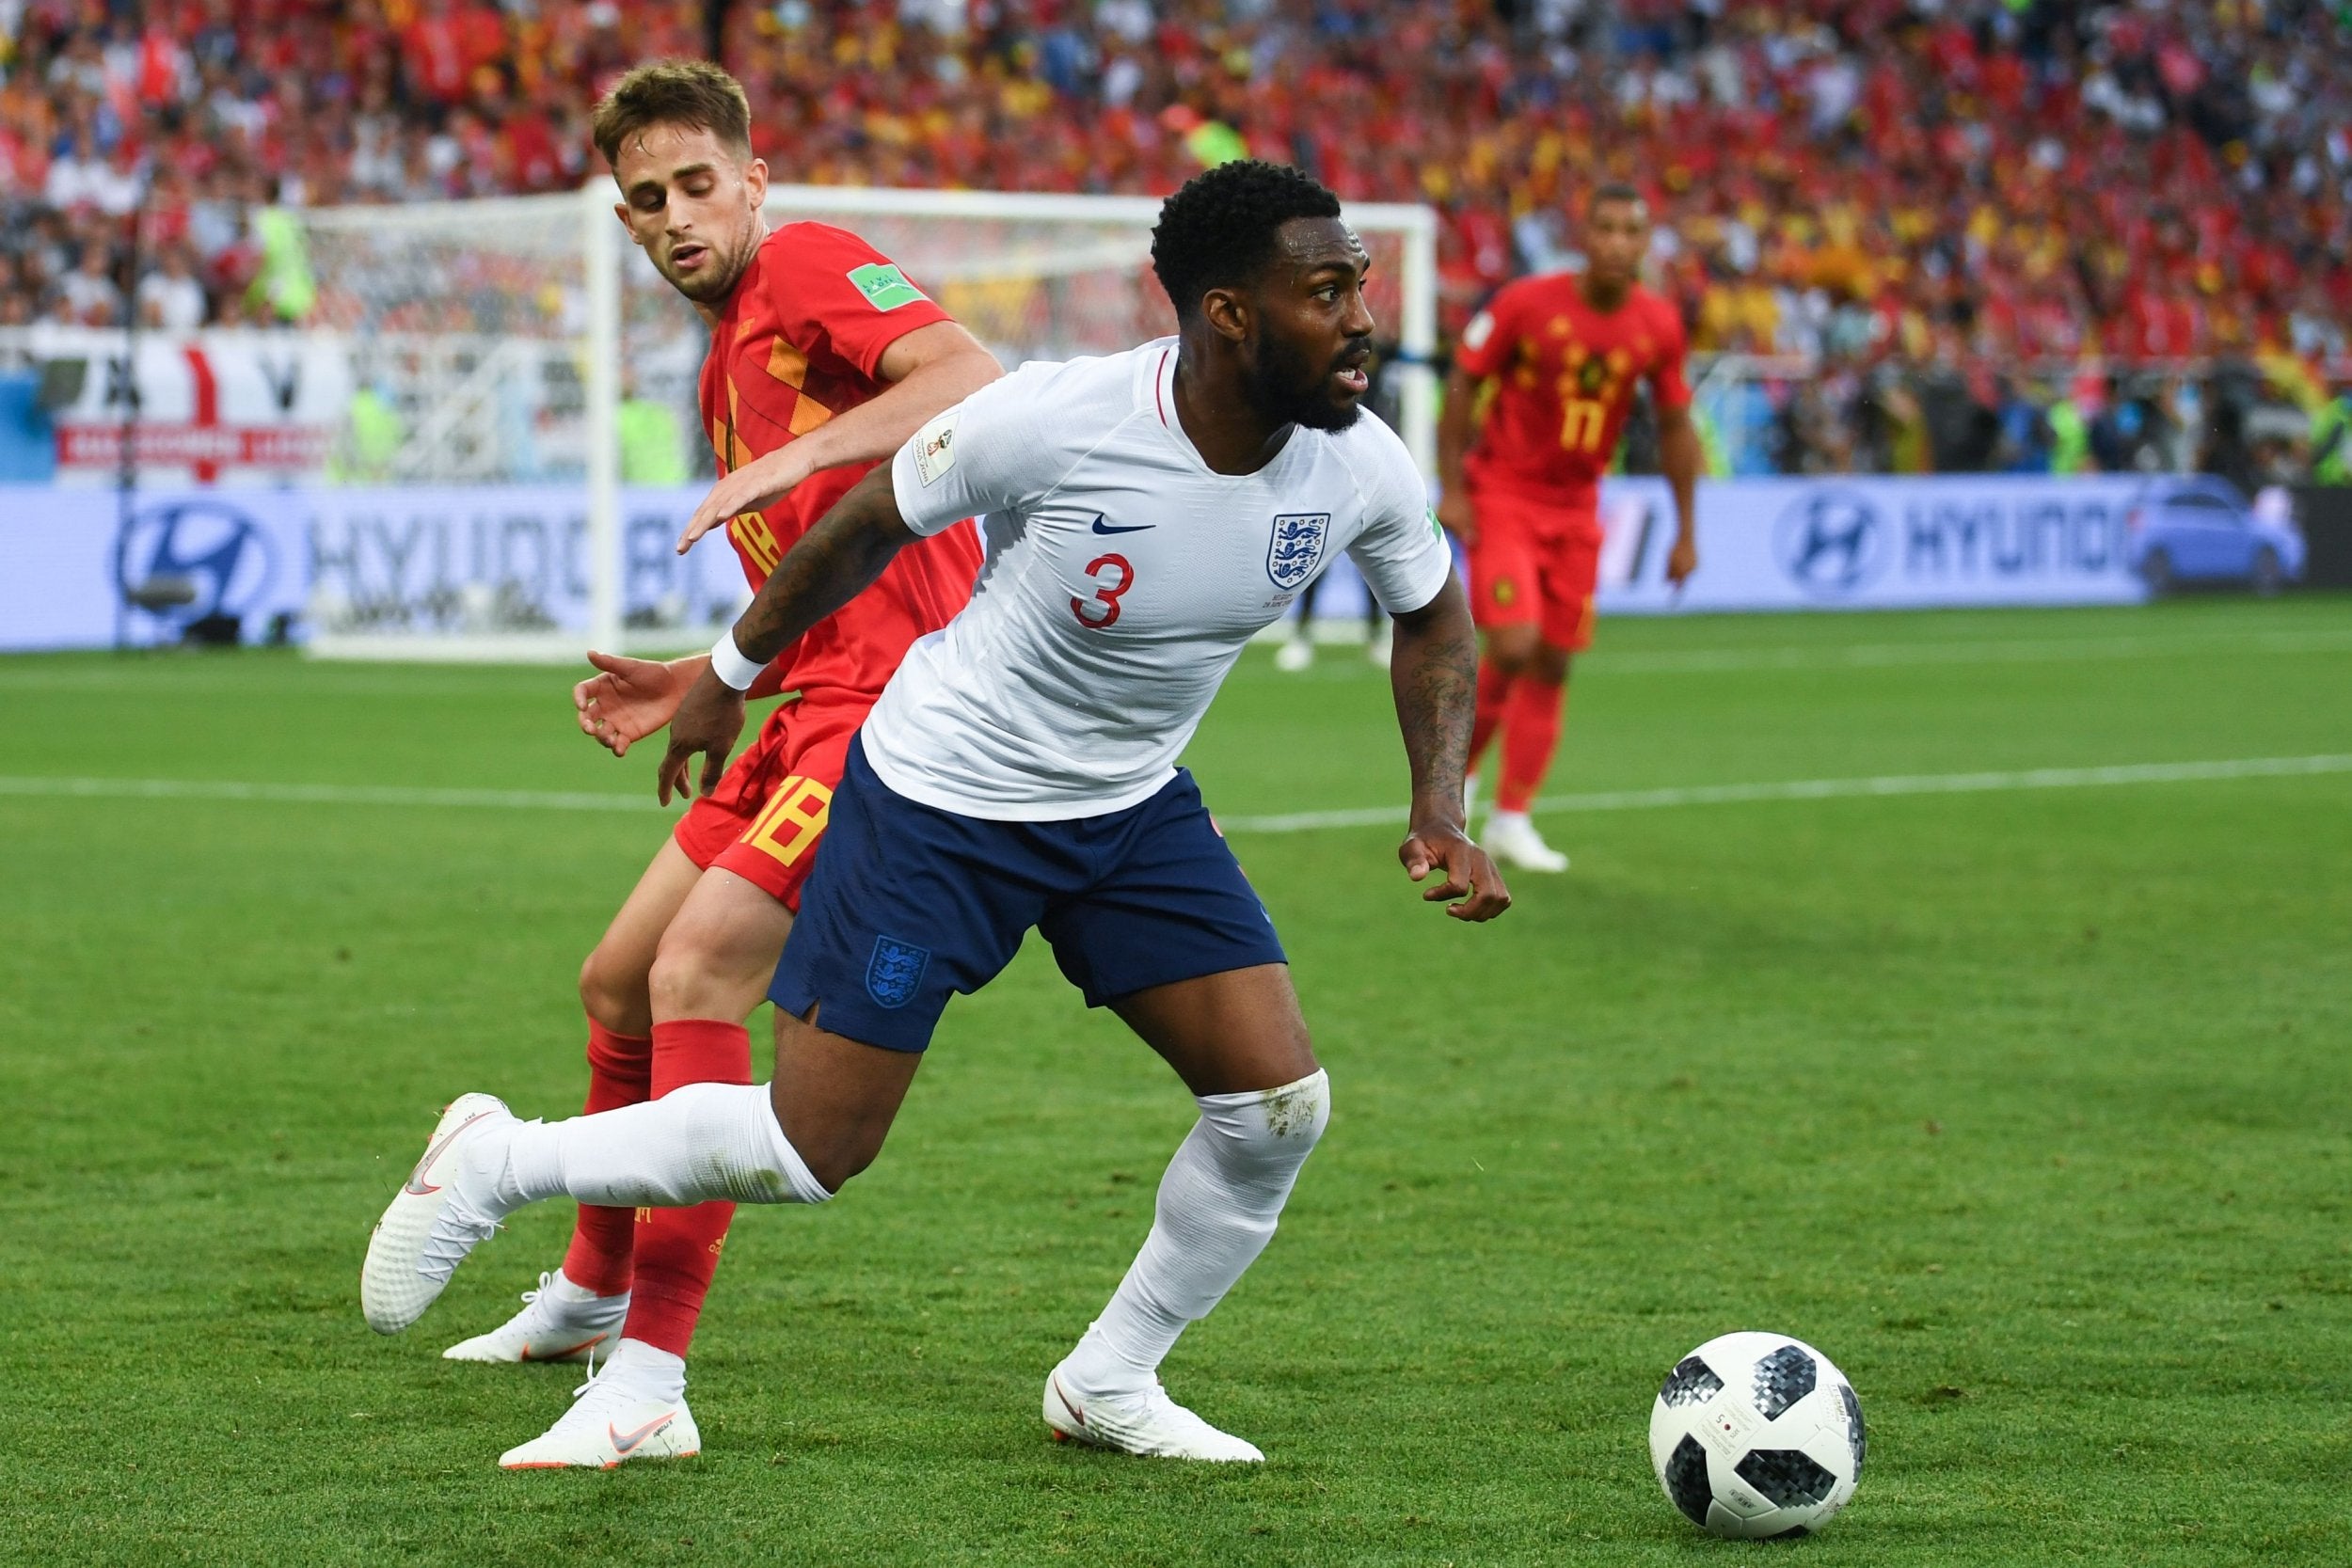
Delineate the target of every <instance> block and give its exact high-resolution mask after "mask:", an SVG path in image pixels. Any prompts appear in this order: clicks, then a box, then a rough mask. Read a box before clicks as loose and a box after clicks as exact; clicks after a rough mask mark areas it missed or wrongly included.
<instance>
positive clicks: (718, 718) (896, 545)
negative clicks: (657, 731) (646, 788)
mask: <svg viewBox="0 0 2352 1568" xmlns="http://www.w3.org/2000/svg"><path fill="white" fill-rule="evenodd" d="M917 537H919V536H918V535H917V534H916V533H915V532H914V531H913V530H912V529H910V528H908V527H907V525H906V521H905V519H904V518H902V517H900V516H899V515H898V495H897V493H896V492H895V491H894V490H893V489H892V487H891V480H890V466H889V465H888V464H884V465H882V467H878V468H876V469H875V470H874V471H873V472H872V473H870V474H867V475H866V477H865V478H864V479H862V480H860V481H858V482H857V483H856V484H855V485H854V486H853V487H852V488H851V489H850V493H849V494H848V495H846V496H843V497H842V498H841V499H839V500H837V501H835V502H834V505H833V510H832V511H830V512H827V513H826V514H825V515H824V516H823V517H821V518H819V519H818V523H817V526H816V527H814V528H812V529H810V530H809V531H807V532H806V533H804V534H803V535H802V536H801V538H800V540H799V541H798V542H797V543H796V544H794V545H793V546H792V547H791V548H790V549H789V550H787V551H786V552H785V555H784V559H783V560H782V561H779V562H776V569H775V570H774V571H772V572H771V573H769V574H768V580H767V581H766V582H765V583H763V584H761V585H760V590H759V593H758V594H757V595H755V597H754V598H753V600H752V602H751V607H750V608H749V609H747V610H744V611H743V613H742V614H741V615H740V616H739V617H737V619H736V623H735V630H734V631H733V633H732V634H731V636H732V637H733V639H734V641H735V650H736V653H737V655H738V657H739V658H741V659H742V660H744V661H745V662H746V664H747V665H748V666H749V667H750V668H752V669H754V670H756V669H757V668H759V667H760V666H764V665H766V664H768V663H769V662H770V661H771V660H772V659H773V658H774V657H776V656H777V655H778V654H780V653H782V652H784V650H785V649H786V648H787V647H788V646H790V645H791V643H792V642H793V641H796V640H797V639H799V638H800V637H801V636H802V634H803V633H804V632H806V631H807V630H808V629H809V627H811V626H815V625H816V624H817V623H818V622H819V621H821V620H823V619H824V618H825V617H826V616H828V615H830V614H832V613H833V612H834V610H839V609H840V608H841V607H842V606H843V605H845V604H848V603H849V602H850V600H851V599H853V598H855V597H856V596H857V595H858V594H862V593H864V592H865V591H866V587H867V586H868V585H869V584H871V583H872V582H873V580H874V579H875V578H878V577H881V576H882V569H883V568H884V567H886V566H888V565H889V564H890V562H891V558H892V557H894V556H896V555H897V554H898V552H899V551H900V550H902V549H904V548H905V547H906V546H909V545H912V544H914V542H915V540H916V539H917ZM746 684H748V682H747V683H746ZM742 733H743V693H742V692H741V691H740V690H739V689H736V688H735V687H732V686H730V685H728V684H727V683H726V681H724V680H723V679H722V678H721V676H720V673H719V672H718V671H717V670H716V669H715V668H711V667H706V668H705V669H704V670H703V672H702V673H701V674H700V675H698V676H696V677H695V680H694V685H693V689H691V690H690V691H688V692H687V694H686V701H685V702H683V703H681V704H679V705H678V710H677V714H676V716H675V718H673V719H672V720H671V721H670V749H669V751H668V752H666V753H665V754H664V755H663V756H662V758H661V769H660V773H659V774H658V775H657V776H656V792H657V793H658V794H659V796H660V800H661V803H662V804H663V805H665V806H666V805H668V804H669V803H670V795H671V793H672V792H673V791H675V792H676V793H678V794H680V795H683V794H685V793H686V771H687V768H688V765H689V764H690V763H691V762H692V760H693V758H694V757H695V755H696V754H697V753H700V754H701V755H702V758H703V769H702V783H701V787H700V789H699V790H698V792H697V793H699V794H703V795H708V794H709V793H710V792H711V791H712V790H713V789H716V788H717V787H718V785H719V776H720V774H722V773H723V772H724V771H725V770H726V766H727V753H728V752H730V751H731V750H733V748H734V746H735V737H736V736H739V735H740V734H742Z"/></svg>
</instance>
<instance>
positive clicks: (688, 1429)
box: [499, 1341, 703, 1470]
mask: <svg viewBox="0 0 2352 1568" xmlns="http://www.w3.org/2000/svg"><path fill="white" fill-rule="evenodd" d="M630 1342H631V1343H634V1341H630ZM627 1360H628V1358H627V1355H626V1353H624V1354H621V1355H619V1356H616V1357H615V1359H614V1360H613V1361H608V1362H606V1363H605V1364H604V1370H602V1371H596V1370H591V1371H590V1373H589V1376H588V1381H587V1382H585V1383H583V1384H581V1385H580V1386H579V1387H578V1388H575V1389H573V1390H572V1407H571V1408H570V1409H569V1410H566V1411H565V1412H564V1414H563V1415H562V1416H561V1417H559V1418H557V1420H556V1423H555V1424H554V1425H553V1426H551V1427H549V1428H548V1430H547V1432H546V1433H545V1434H544V1435H542V1436H538V1437H534V1438H532V1440H531V1441H530V1442H528V1443H525V1444H523V1445H522V1446H521V1447H520V1448H514V1449H507V1450H506V1451H505V1452H504V1453H502V1454H501V1455H499V1468H500V1469H501V1470H582V1469H584V1470H610V1469H613V1468H615V1467H616V1466H619V1465H626V1464H628V1462H629V1461H630V1460H632V1459H691V1458H693V1457H694V1456H695V1455H696V1454H698V1453H700V1452H702V1447H703V1434H702V1433H701V1432H700V1431H699V1430H697V1429H696V1427H695V1425H694V1413H693V1412H692V1411H691V1410H689V1409H687V1408H686V1395H685V1392H684V1391H683V1389H680V1391H679V1392H678V1393H677V1395H676V1396H675V1397H674V1398H672V1397H664V1395H663V1392H662V1390H660V1388H658V1387H656V1386H652V1385H653V1382H654V1380H653V1379H650V1378H646V1377H643V1376H633V1375H632V1370H631V1369H630V1368H629V1366H628V1364H627Z"/></svg>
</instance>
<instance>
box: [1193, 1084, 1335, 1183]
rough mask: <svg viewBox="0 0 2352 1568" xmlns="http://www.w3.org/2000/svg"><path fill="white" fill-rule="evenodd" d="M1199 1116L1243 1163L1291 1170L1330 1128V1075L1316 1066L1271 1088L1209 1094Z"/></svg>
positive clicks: (1302, 1160) (1295, 1167)
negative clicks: (1300, 1075)
mask: <svg viewBox="0 0 2352 1568" xmlns="http://www.w3.org/2000/svg"><path fill="white" fill-rule="evenodd" d="M1200 1117H1201V1120H1202V1121H1203V1122H1204V1123H1206V1124H1207V1126H1208V1128H1209V1130H1210V1131H1211V1132H1213V1133H1215V1134H1216V1138H1217V1141H1218V1142H1219V1143H1220V1144H1222V1145H1223V1146H1225V1147H1226V1148H1229V1149H1230V1150H1232V1153H1233V1154H1234V1155H1235V1156H1236V1157H1238V1159H1239V1160H1240V1161H1242V1162H1243V1163H1245V1164H1252V1165H1263V1166H1267V1167H1276V1168H1287V1169H1290V1170H1295V1169H1297V1167H1298V1166H1299V1165H1300V1164H1304V1163H1305V1161H1306V1158H1307V1156H1308V1155H1309V1154H1310V1153H1311V1152H1312V1151H1313V1149H1314V1147H1315V1145H1316V1143H1317V1142H1319V1141H1320V1140H1321V1139H1322V1137H1323V1130H1324V1129H1325V1128H1326V1127H1327V1126H1329V1125H1330V1121H1331V1079H1330V1075H1329V1074H1327V1073H1326V1072H1325V1071H1324V1070H1323V1069H1320V1068H1317V1069H1315V1070H1314V1071H1312V1072H1311V1073H1309V1074H1307V1075H1306V1076H1305V1077H1303V1078H1300V1079H1297V1080H1295V1082H1292V1083H1288V1084H1283V1085H1279V1086H1278V1087H1275V1088H1271V1089H1260V1090H1256V1091H1254V1092H1252V1093H1249V1094H1219V1095H1208V1096H1205V1097H1203V1098H1202V1100H1201V1101H1200Z"/></svg>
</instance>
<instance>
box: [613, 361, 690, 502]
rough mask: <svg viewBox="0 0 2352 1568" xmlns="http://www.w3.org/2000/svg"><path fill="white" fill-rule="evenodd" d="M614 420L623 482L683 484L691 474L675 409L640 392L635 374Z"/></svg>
mask: <svg viewBox="0 0 2352 1568" xmlns="http://www.w3.org/2000/svg"><path fill="white" fill-rule="evenodd" d="M617 420H618V425H617V434H618V435H619V436H620V442H621V483H623V484H684V483H687V482H688V481H689V480H690V479H691V478H692V475H691V472H690V471H689V469H688V467H687V465H686V430H685V426H684V425H683V424H682V423H680V421H679V420H678V415H677V410H676V409H675V408H673V407H671V406H670V405H669V404H666V403H657V402H656V401H654V400H653V399H652V398H649V397H645V396H643V395H642V394H640V393H639V391H638V390H637V382H636V378H635V377H634V376H632V377H630V378H629V380H628V384H627V389H626V390H625V391H624V393H623V394H622V397H621V406H620V409H619V411H618V415H617Z"/></svg>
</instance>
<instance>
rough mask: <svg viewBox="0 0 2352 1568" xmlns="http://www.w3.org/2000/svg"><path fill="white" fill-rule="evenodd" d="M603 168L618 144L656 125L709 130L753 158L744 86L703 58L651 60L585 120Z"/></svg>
mask: <svg viewBox="0 0 2352 1568" xmlns="http://www.w3.org/2000/svg"><path fill="white" fill-rule="evenodd" d="M588 123H589V131H590V134H591V135H593V136H595V138H596V150H597V151H599V152H601V153H603V154H604V161H605V163H606V164H607V165H618V164H619V163H620V161H621V144H622V143H623V142H625V141H627V140H628V138H629V137H631V136H633V135H637V134H638V133H639V132H641V131H646V130H650V129H651V128H652V127H654V126H656V125H683V126H686V127H688V128H689V129H691V130H695V131H708V132H710V133H711V134H712V135H716V136H717V137H718V138H719V140H720V141H722V142H723V143H724V144H725V145H726V146H727V147H728V148H730V149H732V150H735V151H737V152H739V153H741V154H742V155H743V156H744V157H745V158H749V157H750V156H751V155H752V105H751V101H750V100H749V99H747V98H745V97H744V96H743V86H742V84H741V83H739V82H738V81H737V80H736V79H735V78H734V77H732V76H730V75H728V74H727V73H726V72H725V71H722V70H721V69H720V68H719V67H717V66H715V65H712V64H711V63H710V62H709V61H708V60H655V61H654V62H653V63H651V64H650V65H641V66H639V67H638V68H637V69H636V70H634V71H630V72H629V73H628V75H626V76H624V77H622V78H621V79H620V80H619V81H618V82H615V83H614V84H613V85H612V91H611V92H608V93H606V94H605V95H604V99H603V101H602V102H601V103H598V104H597V105H596V113H595V115H594V116H592V117H591V118H590V119H589V122H588Z"/></svg>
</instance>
